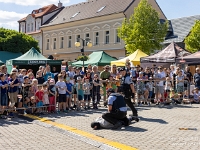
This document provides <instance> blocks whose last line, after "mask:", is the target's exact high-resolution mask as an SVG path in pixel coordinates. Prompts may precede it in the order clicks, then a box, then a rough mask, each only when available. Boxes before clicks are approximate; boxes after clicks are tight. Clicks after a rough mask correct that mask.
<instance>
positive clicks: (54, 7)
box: [18, 4, 58, 22]
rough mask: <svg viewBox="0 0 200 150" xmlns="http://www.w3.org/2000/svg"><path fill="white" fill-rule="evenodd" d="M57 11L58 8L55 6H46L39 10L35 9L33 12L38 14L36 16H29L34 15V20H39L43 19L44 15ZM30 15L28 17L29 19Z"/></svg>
mask: <svg viewBox="0 0 200 150" xmlns="http://www.w3.org/2000/svg"><path fill="white" fill-rule="evenodd" d="M55 9H58V7H57V6H56V5H54V4H51V5H47V6H44V7H42V8H39V9H35V10H33V11H35V12H36V13H35V14H33V13H31V14H29V15H32V16H33V17H34V18H38V17H42V16H43V15H45V14H47V13H49V12H51V11H54V10H55ZM39 10H42V12H39ZM33 11H32V12H33ZM29 15H27V17H28V16H29ZM27 17H24V18H22V19H20V20H19V21H18V22H22V21H25V20H26V18H27Z"/></svg>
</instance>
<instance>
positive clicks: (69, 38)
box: [68, 36, 72, 48]
mask: <svg viewBox="0 0 200 150" xmlns="http://www.w3.org/2000/svg"><path fill="white" fill-rule="evenodd" d="M71 47H72V36H69V37H68V48H71Z"/></svg>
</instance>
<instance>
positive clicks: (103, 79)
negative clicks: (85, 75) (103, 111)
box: [100, 65, 110, 106]
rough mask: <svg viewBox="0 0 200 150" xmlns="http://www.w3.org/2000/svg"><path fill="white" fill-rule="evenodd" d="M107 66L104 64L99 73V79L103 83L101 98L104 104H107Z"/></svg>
mask: <svg viewBox="0 0 200 150" xmlns="http://www.w3.org/2000/svg"><path fill="white" fill-rule="evenodd" d="M109 69H110V68H109V66H108V65H106V66H105V68H104V70H103V71H102V72H101V73H100V79H101V83H102V84H103V85H102V90H103V96H104V97H103V100H104V106H106V105H107V103H106V86H107V83H108V79H109V77H110V72H109Z"/></svg>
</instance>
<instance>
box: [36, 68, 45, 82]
mask: <svg viewBox="0 0 200 150" xmlns="http://www.w3.org/2000/svg"><path fill="white" fill-rule="evenodd" d="M36 79H37V80H38V84H43V83H44V82H45V80H44V77H43V75H42V71H41V70H38V71H37V78H36Z"/></svg>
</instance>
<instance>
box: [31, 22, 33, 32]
mask: <svg viewBox="0 0 200 150" xmlns="http://www.w3.org/2000/svg"><path fill="white" fill-rule="evenodd" d="M31 31H33V23H31Z"/></svg>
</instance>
